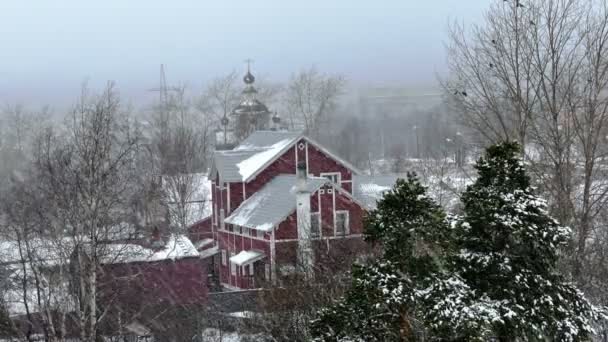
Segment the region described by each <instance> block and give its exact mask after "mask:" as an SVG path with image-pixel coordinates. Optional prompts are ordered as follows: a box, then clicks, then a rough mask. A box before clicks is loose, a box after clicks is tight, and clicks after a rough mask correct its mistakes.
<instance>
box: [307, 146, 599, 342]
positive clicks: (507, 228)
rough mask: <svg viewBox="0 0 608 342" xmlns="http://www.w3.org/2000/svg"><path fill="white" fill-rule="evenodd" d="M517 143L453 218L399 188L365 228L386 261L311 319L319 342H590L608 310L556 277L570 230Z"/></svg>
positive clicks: (365, 271)
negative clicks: (534, 183)
mask: <svg viewBox="0 0 608 342" xmlns="http://www.w3.org/2000/svg"><path fill="white" fill-rule="evenodd" d="M519 155H520V147H519V145H518V144H517V143H511V142H506V143H503V144H500V145H495V146H492V147H490V148H488V150H487V151H486V154H485V155H484V156H483V157H482V158H480V159H479V161H478V162H477V164H476V169H477V171H478V173H479V177H478V179H477V180H476V182H475V183H474V184H473V185H471V186H469V187H468V188H467V190H466V192H465V193H464V194H463V196H462V202H463V205H464V215H463V216H462V217H458V218H452V219H446V215H445V214H444V213H443V211H442V210H441V208H440V207H438V206H437V205H436V204H435V203H434V202H433V201H432V200H431V199H429V198H428V197H427V196H426V195H425V189H424V187H423V186H422V185H420V183H419V182H418V180H417V178H416V177H415V176H413V175H409V176H408V179H407V180H400V181H398V182H397V185H396V186H395V188H394V189H393V190H392V191H391V192H389V193H388V194H386V195H385V197H384V199H383V200H381V201H380V202H379V203H378V208H377V209H376V210H374V211H372V212H371V213H370V215H369V217H368V219H367V220H366V239H367V240H368V241H369V242H371V243H376V244H379V245H380V247H381V250H382V253H381V256H380V257H379V258H378V259H377V260H375V261H373V262H371V263H370V264H367V265H356V266H354V267H353V282H352V288H351V289H350V290H349V291H348V292H347V294H346V295H345V296H344V298H342V299H341V300H339V301H338V302H337V303H336V304H335V305H334V306H332V307H330V308H326V309H323V310H321V312H320V315H319V318H318V319H317V320H315V321H313V322H312V324H311V331H312V333H313V336H316V340H317V341H416V340H417V334H416V331H420V329H418V328H419V327H420V326H421V327H423V328H424V332H425V334H426V339H427V340H436V341H487V340H490V339H491V338H495V339H498V340H499V341H546V340H550V341H584V340H589V339H590V337H591V335H592V334H593V329H592V325H593V323H594V320H596V319H600V318H602V319H607V318H606V314H605V313H606V310H603V311H601V310H599V309H597V308H595V307H594V306H593V305H591V304H590V303H589V302H588V301H587V300H586V299H585V298H584V296H583V295H582V293H581V292H580V291H578V290H577V289H576V287H574V286H573V285H572V284H570V283H569V282H567V281H566V280H565V279H564V276H562V275H560V274H559V272H558V270H557V266H556V264H557V261H558V258H559V251H560V247H561V246H563V244H565V243H566V241H567V240H568V239H569V235H570V231H569V229H567V228H564V227H562V226H560V225H559V223H558V222H557V221H555V220H554V219H553V218H551V217H550V216H549V214H548V213H547V209H546V208H547V205H546V203H545V201H543V200H542V199H540V198H538V197H536V196H535V195H534V192H533V190H532V188H531V187H530V180H529V178H528V176H527V175H526V173H525V170H524V164H523V162H522V160H521V159H520V158H519Z"/></svg>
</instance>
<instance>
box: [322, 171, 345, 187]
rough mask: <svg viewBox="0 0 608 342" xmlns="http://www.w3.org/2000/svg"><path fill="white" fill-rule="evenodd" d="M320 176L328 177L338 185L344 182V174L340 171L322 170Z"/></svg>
mask: <svg viewBox="0 0 608 342" xmlns="http://www.w3.org/2000/svg"><path fill="white" fill-rule="evenodd" d="M320 177H325V178H328V179H329V180H331V181H332V182H334V183H336V184H337V185H340V184H341V182H342V174H341V173H340V172H321V175H320ZM334 179H335V181H334Z"/></svg>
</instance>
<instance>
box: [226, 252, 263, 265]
mask: <svg viewBox="0 0 608 342" xmlns="http://www.w3.org/2000/svg"><path fill="white" fill-rule="evenodd" d="M264 257H266V255H265V254H264V252H262V251H257V250H251V251H241V252H239V254H237V255H233V256H231V257H230V262H231V263H233V264H236V265H238V266H243V265H246V264H251V263H253V262H256V261H258V260H261V259H263V258H264Z"/></svg>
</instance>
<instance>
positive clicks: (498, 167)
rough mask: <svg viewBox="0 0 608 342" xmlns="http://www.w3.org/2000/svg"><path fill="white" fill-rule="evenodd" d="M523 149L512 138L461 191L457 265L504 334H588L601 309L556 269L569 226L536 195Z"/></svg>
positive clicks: (575, 337)
mask: <svg viewBox="0 0 608 342" xmlns="http://www.w3.org/2000/svg"><path fill="white" fill-rule="evenodd" d="M519 155H520V147H519V145H518V144H517V143H512V142H506V143H502V144H500V145H495V146H492V147H490V148H488V150H487V151H486V154H485V156H484V157H482V158H480V160H479V161H478V162H477V165H476V169H477V171H478V173H479V175H478V179H477V180H476V182H475V183H474V184H473V185H471V186H469V187H468V188H467V190H466V192H465V193H464V194H463V196H462V202H463V204H464V216H463V217H462V218H461V219H459V220H458V222H457V224H455V237H456V241H455V244H456V245H457V246H458V251H457V253H455V254H454V255H453V256H452V257H451V259H452V261H453V262H452V266H451V268H452V271H451V272H452V274H458V275H459V277H461V279H462V280H463V281H464V283H465V284H466V286H467V287H468V289H469V290H473V291H474V293H475V296H476V298H477V301H476V305H480V306H482V307H483V308H484V312H485V317H484V319H483V320H481V321H482V322H483V327H484V328H485V329H486V330H488V331H491V333H492V334H493V335H494V336H495V337H496V338H498V339H499V340H501V341H515V340H516V339H520V340H528V341H535V340H543V341H544V339H545V338H549V339H550V340H553V341H579V340H586V339H588V338H589V337H590V336H591V334H592V327H591V325H592V320H593V319H594V318H596V316H597V314H598V312H597V311H596V310H595V309H594V308H593V306H592V305H590V304H589V302H587V300H586V299H585V298H584V297H583V295H582V294H581V293H580V292H579V291H578V290H577V289H576V288H575V287H574V286H573V285H572V284H570V283H568V282H566V281H565V280H564V277H563V276H562V275H560V274H559V273H558V270H557V268H556V263H557V260H558V257H559V250H560V246H562V245H563V244H565V243H566V241H567V240H568V239H569V235H570V231H569V229H567V228H565V227H562V226H560V225H559V223H558V222H557V221H555V220H554V219H553V218H551V217H550V216H549V215H548V213H547V210H546V207H547V205H546V203H545V201H543V200H542V199H540V198H538V197H536V196H535V195H534V192H533V190H532V188H531V187H530V180H529V178H528V176H527V175H526V173H525V170H524V164H523V161H522V160H521V158H520V157H519ZM453 309H454V310H453V312H452V315H463V314H468V313H469V312H470V311H469V310H470V308H467V307H459V306H458V305H456V307H455V308H453Z"/></svg>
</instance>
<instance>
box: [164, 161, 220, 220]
mask: <svg viewBox="0 0 608 342" xmlns="http://www.w3.org/2000/svg"><path fill="white" fill-rule="evenodd" d="M180 185H186V188H187V189H188V191H187V192H186V196H185V197H187V198H186V205H185V207H184V212H183V213H182V212H181V210H180V208H179V207H178V205H177V204H176V203H179V202H180V196H182V194H180V190H181V189H179V188H180ZM163 190H164V191H165V193H166V195H167V197H168V200H169V213H170V215H171V216H177V217H175V218H172V219H173V220H177V221H179V217H181V216H180V215H185V218H186V225H188V226H190V225H193V224H194V223H196V222H198V221H201V220H204V219H206V218H208V217H210V216H211V214H212V203H211V181H210V180H209V177H208V176H207V174H206V173H192V174H187V175H177V176H174V178H173V179H171V178H170V177H169V176H164V177H163Z"/></svg>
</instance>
